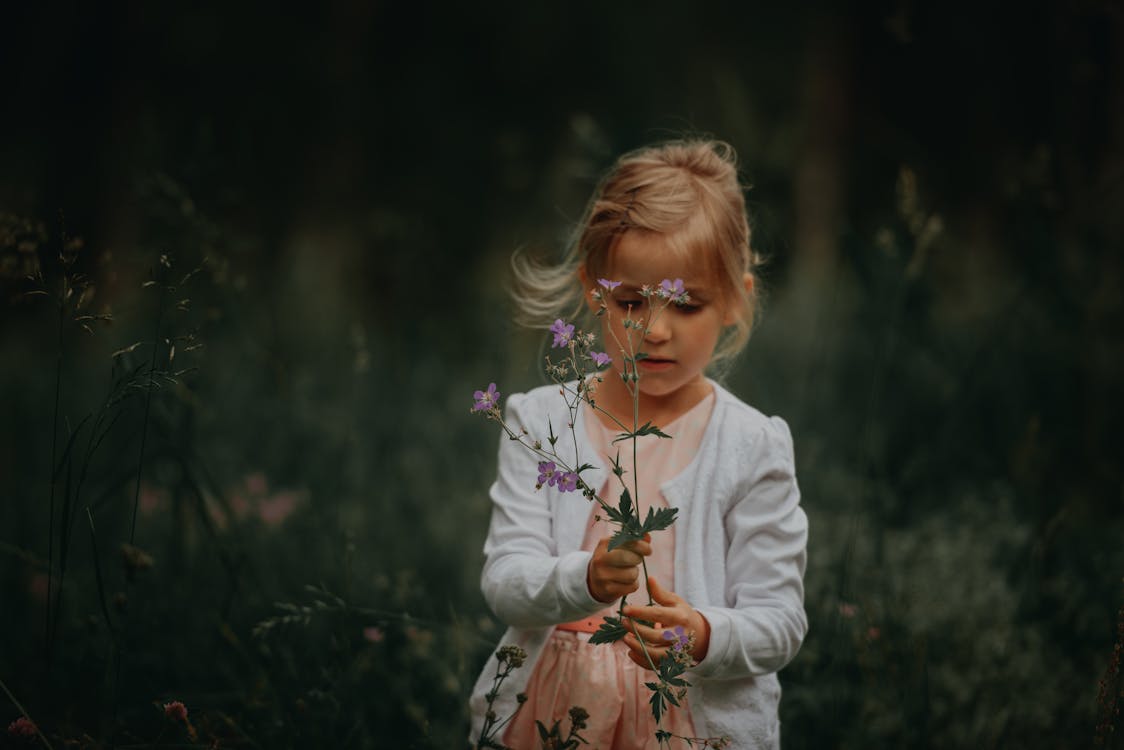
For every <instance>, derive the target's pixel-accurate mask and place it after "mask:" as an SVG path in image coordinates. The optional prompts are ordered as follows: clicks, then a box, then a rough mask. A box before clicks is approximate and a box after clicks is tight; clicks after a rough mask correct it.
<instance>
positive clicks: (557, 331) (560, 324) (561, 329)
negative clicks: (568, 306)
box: [550, 318, 574, 347]
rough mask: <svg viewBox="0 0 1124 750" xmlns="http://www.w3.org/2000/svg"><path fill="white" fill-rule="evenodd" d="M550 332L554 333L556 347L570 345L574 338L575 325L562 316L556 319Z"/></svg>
mask: <svg viewBox="0 0 1124 750" xmlns="http://www.w3.org/2000/svg"><path fill="white" fill-rule="evenodd" d="M550 332H551V333H553V334H554V346H555V347H561V346H569V344H570V342H571V341H572V340H573V338H574V327H573V326H572V325H570V324H568V323H566V321H564V320H562V319H561V318H559V319H558V320H555V321H554V325H552V326H551V327H550Z"/></svg>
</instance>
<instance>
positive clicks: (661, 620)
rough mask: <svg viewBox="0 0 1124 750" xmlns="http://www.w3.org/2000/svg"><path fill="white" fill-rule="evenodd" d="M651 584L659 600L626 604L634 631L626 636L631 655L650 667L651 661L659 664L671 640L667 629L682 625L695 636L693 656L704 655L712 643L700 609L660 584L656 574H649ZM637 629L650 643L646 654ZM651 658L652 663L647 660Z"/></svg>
mask: <svg viewBox="0 0 1124 750" xmlns="http://www.w3.org/2000/svg"><path fill="white" fill-rule="evenodd" d="M648 586H649V587H650V588H651V591H652V598H653V599H655V600H656V604H654V605H652V606H650V607H637V606H633V605H631V604H630V605H628V606H626V607H625V608H624V615H625V616H626V617H631V618H632V620H633V621H632V622H630V623H627V624H628V628H629V631H631V632H629V634H628V635H626V636H625V637H624V639H623V641H624V644H625V645H626V646H628V648H629V653H628V658H630V659H632V660H633V661H634V662H636V663H637V664H639V665H640V666H642V667H644V668H645V669H651V668H652V664H656V665H658V664H659V663H660V660H661V659H663V657H664V655H665V654H667V651H668V649H669V648H670V647H671V644H672V641H671V640H668V639H666V638H664V633H665V632H667V631H669V630H674V628H675V627H676V626H681V627H682V628H683V630H684V631H686V634H687V636H688V637H693V640H694V644H693V647H692V648H691V657H692V658H693V659H694V660H695V661H696V662H700V661H702V660H703V659H705V658H706V651H707V648H708V647H709V646H710V623H709V622H707V621H706V618H705V617H703V616H702V614H701V613H700V612H699V611H698V610H697V609H694V608H693V607H692V606H691V605H689V604H687V602H686V601H685V600H684V599H683V597H681V596H679V595H678V594H676V593H675V592H674V591H668V590H666V589H664V588H663V587H662V586H660V584H659V581H657V580H656V578H655V576H649V577H648ZM637 620H647V621H648V622H654V623H656V627H654V628H650V627H648V626H647V625H643V624H641V623H640V622H637ZM633 628H635V630H633ZM636 633H639V634H640V638H641V639H643V640H644V643H645V644H646V645H647V647H648V653H647V655H645V654H644V647H643V646H641V645H640V640H638V639H637V638H636ZM649 658H651V663H649V661H648V659H649Z"/></svg>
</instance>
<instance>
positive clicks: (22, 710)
mask: <svg viewBox="0 0 1124 750" xmlns="http://www.w3.org/2000/svg"><path fill="white" fill-rule="evenodd" d="M0 688H3V689H4V692H5V693H7V694H8V700H10V701H11V702H12V703H13V704H14V705H15V707H16V709H17V710H18V711H19V712H20V713H21V714H23V718H25V719H27V720H28V721H30V722H31V725H32V726H33V727H35V734H36V735H38V737H39V740H40V741H41V742H42V743H43V745H44V746H46V747H47V750H55V749H54V748H53V747H51V743H50V742H48V741H47V738H46V737H44V736H43V733H42V732H41V731H39V725H38V724H36V723H35V720H34V719H32V718H31V715H30V714H29V713H27V709H26V708H24V707H23V706H22V705H20V702H19V701H18V700H16V696H14V695H12V691H11V690H9V689H8V686H7V685H5V684H4V681H3V680H0Z"/></svg>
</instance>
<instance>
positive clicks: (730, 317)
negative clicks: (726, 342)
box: [722, 271, 756, 326]
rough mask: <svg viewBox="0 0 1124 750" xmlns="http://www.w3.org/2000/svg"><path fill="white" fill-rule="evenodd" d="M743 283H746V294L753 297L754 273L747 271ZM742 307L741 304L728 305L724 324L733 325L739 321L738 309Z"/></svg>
mask: <svg viewBox="0 0 1124 750" xmlns="http://www.w3.org/2000/svg"><path fill="white" fill-rule="evenodd" d="M742 283H743V284H745V296H746V297H750V298H752V297H753V285H754V284H755V283H756V282H755V281H754V278H753V274H751V273H750V272H749V271H746V272H745V274H744V275H743V276H742ZM740 308H741V306H740V305H727V306H726V317H725V319H724V320H723V321H722V325H726V326H732V325H734V324H735V323H737V322H738V311H739V309H740Z"/></svg>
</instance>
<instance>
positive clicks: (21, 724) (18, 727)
mask: <svg viewBox="0 0 1124 750" xmlns="http://www.w3.org/2000/svg"><path fill="white" fill-rule="evenodd" d="M38 733H39V730H38V729H37V728H36V726H35V722H33V721H32V720H31V719H29V718H27V717H26V716H21V717H19V718H18V719H16V720H15V721H13V722H12V723H11V724H9V725H8V734H10V735H12V736H13V737H27V738H31V737H34V736H35V735H37V734H38Z"/></svg>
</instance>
